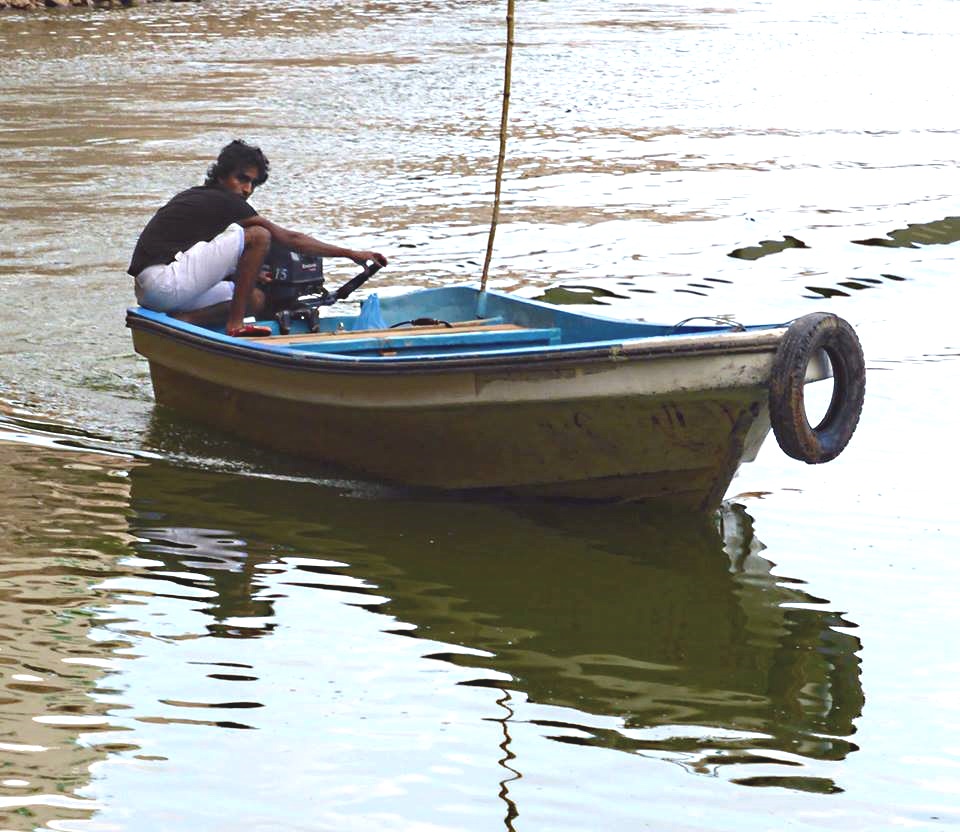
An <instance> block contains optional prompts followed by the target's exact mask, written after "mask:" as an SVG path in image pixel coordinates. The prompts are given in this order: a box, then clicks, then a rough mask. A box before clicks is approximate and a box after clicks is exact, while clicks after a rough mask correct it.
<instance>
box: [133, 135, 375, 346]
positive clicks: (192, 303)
mask: <svg viewBox="0 0 960 832" xmlns="http://www.w3.org/2000/svg"><path fill="white" fill-rule="evenodd" d="M269 170H270V162H269V161H268V160H267V157H266V156H264V154H263V153H262V151H261V150H260V148H259V147H254V146H252V145H249V144H247V143H246V142H244V141H242V140H239V139H236V140H234V141H232V142H230V144H228V145H227V146H226V147H224V148H223V150H221V151H220V155H219V156H218V157H217V161H216V162H215V163H214V164H212V165H211V166H210V168H209V170H208V171H207V179H206V181H205V182H204V183H203V185H199V186H197V187H194V188H189V189H187V190H186V191H182V192H181V193H179V194H177V195H176V196H175V197H173V199H171V200H170V201H169V202H168V203H167V204H166V205H164V206H163V207H162V208H161V209H160V210H159V211H157V213H156V214H154V216H153V218H152V219H151V220H150V222H148V223H147V225H146V227H145V228H144V229H143V231H142V232H141V234H140V238H139V239H138V240H137V245H136V247H135V248H134V250H133V257H132V258H131V260H130V266H129V268H128V269H127V272H128V273H129V274H130V275H132V276H133V277H134V290H135V292H136V296H137V302H138V303H139V304H140V305H141V306H143V307H145V308H146V309H152V310H154V311H155V312H167V313H168V314H170V315H172V316H174V317H176V318H180V319H181V320H185V321H188V322H189V323H194V324H219V323H220V322H222V321H224V320H226V330H227V334H228V335H234V336H241V337H249V336H262V335H270V333H271V330H270V328H269V327H265V326H252V325H245V324H244V323H243V319H244V316H245V315H247V314H253V315H256V314H257V313H259V312H260V311H262V310H263V307H264V304H265V298H264V294H263V292H262V291H261V290H259V289H257V288H256V282H257V277H258V275H259V273H260V268H261V266H262V265H263V261H264V258H265V257H266V255H267V251H268V250H269V248H270V243H271V241H273V240H275V241H277V242H278V243H279V244H281V245H283V246H286V247H287V248H289V249H292V250H294V251H296V252H299V253H300V254H306V255H315V256H319V257H346V258H348V259H350V260H353V262H354V263H357V264H358V265H361V266H365V265H366V263H367V261H369V260H374V261H376V262H377V263H379V264H380V265H381V266H385V265H387V258H386V257H384V256H383V255H382V254H378V253H377V252H374V251H355V250H353V249H348V248H341V247H340V246H335V245H330V244H329V243H322V242H320V241H319V240H316V239H314V238H313V237H310V236H308V235H306V234H301V233H300V232H297V231H290V230H289V229H286V228H281V227H280V226H279V225H276V224H275V223H272V222H270V221H269V220H267V219H265V218H264V217H261V216H260V215H259V214H258V213H257V212H256V211H255V210H254V208H253V206H252V205H250V204H249V203H248V202H247V199H248V198H249V196H250V194H252V193H253V191H254V189H255V188H256V187H258V186H260V185H262V184H263V183H264V182H266V181H267V176H268V173H269Z"/></svg>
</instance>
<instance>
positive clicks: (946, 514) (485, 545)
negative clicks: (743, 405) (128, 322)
mask: <svg viewBox="0 0 960 832" xmlns="http://www.w3.org/2000/svg"><path fill="white" fill-rule="evenodd" d="M518 6H519V8H518V19H517V47H516V51H515V55H514V61H515V63H514V87H513V95H512V99H511V115H512V132H511V137H510V144H509V161H508V165H507V171H506V179H505V183H504V203H503V206H502V208H501V225H500V227H499V230H498V234H497V249H496V256H495V258H494V262H493V268H492V278H491V280H492V283H493V285H495V286H497V287H498V288H503V289H506V290H513V291H519V292H521V293H523V294H525V295H528V296H535V297H539V296H546V297H548V298H551V299H553V300H555V301H556V302H564V303H571V302H573V303H580V304H583V305H585V306H586V307H588V308H592V309H601V310H602V311H603V312H605V313H606V314H610V315H614V316H618V317H625V318H637V317H642V318H645V319H648V320H656V321H679V320H681V319H684V318H687V317H691V316H694V315H713V316H715V315H732V316H734V317H735V318H736V319H738V320H741V321H743V322H748V323H750V322H770V321H778V320H787V319H790V318H793V317H795V316H797V315H800V314H803V313H805V312H809V311H814V310H816V309H825V310H827V311H832V312H836V313H837V314H840V315H842V316H843V317H845V318H847V319H848V320H849V321H850V322H851V323H852V324H853V325H854V326H855V327H856V329H857V331H858V333H859V334H860V337H861V339H862V341H863V344H864V350H865V354H866V358H867V366H868V374H867V388H868V389H867V401H866V405H865V409H864V414H863V417H862V420H861V424H860V427H859V429H858V431H857V433H856V435H855V437H854V439H853V441H852V443H851V445H850V447H849V448H848V449H847V450H846V451H845V452H844V454H843V455H841V457H839V458H838V459H837V460H836V461H834V462H832V463H830V464H828V465H824V466H804V465H801V464H799V463H796V462H793V461H791V460H789V459H787V458H786V457H785V456H784V455H783V454H782V453H781V452H780V451H779V449H778V448H777V447H776V443H775V442H773V440H772V439H771V440H770V441H769V442H768V444H767V445H766V446H765V447H764V448H763V449H762V451H761V453H760V456H759V458H758V460H757V461H756V462H755V463H753V464H751V465H748V466H746V467H745V468H744V469H743V470H742V471H741V472H740V474H739V475H738V477H737V479H736V480H735V481H734V483H733V486H732V487H731V491H730V493H729V494H728V501H727V503H726V504H725V506H724V509H723V511H722V512H721V513H720V515H719V516H718V517H716V518H708V519H707V520H695V519H693V518H690V517H684V516H681V517H657V516H650V515H648V514H644V513H643V512H639V511H637V510H636V509H634V508H629V509H628V508H622V507H621V508H617V507H607V508H599V509H598V508H585V507H576V508H575V507H569V506H568V507H563V508H561V509H557V508H551V507H548V506H538V505H528V504H497V503H483V504H477V503H470V502H465V501H462V500H452V499H447V500H444V499H441V498H439V497H437V496H435V495H434V496H426V495H421V494H410V493H404V492H398V491H395V490H391V489H386V488H383V487H379V486H375V485H371V484H367V483H358V482H350V481H343V480H331V479H324V478H323V477H322V475H318V473H317V472H316V470H315V469H311V468H309V467H307V466H304V465H303V464H301V463H300V462H299V461H297V460H291V459H282V458H278V457H276V456H274V455H272V454H269V453H265V452H263V451H258V450H257V449H252V448H247V447H244V446H242V445H239V444H237V443H234V442H232V441H231V440H230V439H228V438H226V437H222V436H220V435H217V434H214V433H211V432H208V431H204V430H203V429H200V428H197V427H194V426H191V425H187V424H185V423H183V422H182V421H180V420H178V419H177V418H176V417H175V416H173V415H172V414H168V413H163V412H161V411H157V410H155V409H154V407H153V404H152V395H151V391H150V388H149V379H148V375H147V370H146V366H145V364H144V362H142V361H141V360H140V359H139V358H138V357H137V356H135V355H134V353H133V352H132V349H131V346H130V340H129V334H128V333H127V332H126V330H125V329H124V326H123V311H124V308H125V306H126V305H127V304H129V303H130V302H132V292H131V282H130V279H129V278H128V277H127V276H126V275H125V274H124V269H125V267H126V264H127V260H128V257H129V252H130V249H131V248H132V245H133V242H134V240H135V239H136V236H137V234H138V233H139V230H140V228H141V227H142V225H143V223H144V222H145V221H146V220H147V219H148V218H149V216H150V214H151V213H152V211H153V210H154V209H155V207H156V206H157V205H158V204H160V203H161V202H162V201H163V200H165V199H166V198H167V197H168V196H169V195H171V194H172V193H173V192H175V191H176V190H179V189H181V188H183V187H186V186H188V185H191V184H194V183H195V182H197V181H198V180H199V179H201V178H202V176H203V173H204V170H205V168H206V166H207V164H209V162H210V160H211V156H212V154H215V152H216V150H217V149H219V147H220V146H222V145H223V144H224V143H225V142H226V141H229V140H230V139H231V138H234V137H235V136H241V137H244V138H246V139H248V140H250V141H253V142H255V143H259V144H260V145H262V146H263V148H264V149H265V150H266V152H267V153H268V155H269V156H270V158H271V161H272V169H271V179H270V182H268V183H267V185H266V186H265V187H264V188H263V189H262V190H260V191H258V192H257V194H256V195H255V198H254V199H253V200H252V201H253V202H254V204H255V205H256V207H257V208H258V209H259V210H260V211H261V212H262V213H264V214H266V215H267V216H270V217H271V218H272V219H275V220H276V221H278V222H280V223H281V224H285V225H290V226H292V227H296V228H301V229H303V230H306V231H308V232H311V233H314V234H316V235H317V236H319V237H321V239H328V240H331V241H335V242H341V243H344V244H346V245H351V246H356V247H363V248H370V247H373V248H377V249H380V250H382V251H384V252H385V253H386V254H387V255H388V257H390V258H391V266H390V268H389V269H388V270H386V271H384V272H382V273H381V274H380V275H378V277H377V278H376V283H377V285H376V286H371V287H370V288H371V289H377V290H379V291H381V292H383V291H392V290H395V289H397V288H404V287H410V286H423V285H441V284H445V283H455V282H461V281H469V280H476V279H477V278H478V277H479V271H480V264H481V263H482V258H483V253H484V250H485V246H486V231H487V224H488V222H489V213H490V200H491V194H492V189H493V171H494V169H495V164H496V152H497V129H498V119H499V110H500V98H499V95H500V87H501V82H502V75H501V73H502V66H501V58H502V38H503V30H504V21H503V14H504V9H503V8H501V7H500V6H499V5H497V4H491V3H486V2H484V3H479V2H474V3H470V2H459V3H451V2H448V0H437V2H432V3H422V2H421V3H416V4H414V3H405V2H368V3H355V4H349V5H344V4H337V3H333V2H326V0H323V2H311V3H305V2H294V1H293V0H278V2H275V3H271V4H268V5H266V6H264V7H263V8H258V9H251V8H250V6H249V4H246V3H242V2H239V0H236V1H234V0H224V2H209V0H208V2H206V3H203V4H179V3H177V4H165V3H159V4H149V5H145V6H142V7H139V8H135V9H129V10H124V11H113V12H94V11H70V12H60V11H57V10H51V11H50V12H46V13H39V14H31V15H21V14H13V13H11V14H4V15H2V16H0V49H2V54H3V55H4V91H3V94H2V96H0V151H2V158H3V160H4V161H3V169H4V173H5V176H4V177H3V178H2V179H0V230H2V233H0V288H2V289H3V291H4V295H5V299H6V303H4V305H3V307H2V310H0V324H2V326H3V329H4V335H5V337H4V340H3V346H2V348H0V460H2V464H3V470H4V471H5V476H4V477H3V479H2V480H0V488H2V489H3V496H4V501H3V503H4V507H5V512H4V521H3V523H2V524H0V529H2V535H3V538H2V539H3V542H4V545H3V547H2V549H0V575H2V577H0V619H2V621H3V627H2V629H0V673H2V677H0V678H2V687H0V828H3V829H5V830H6V829H11V830H32V829H35V828H49V829H60V830H83V831H84V832H87V831H88V830H116V829H120V830H137V831H138V832H140V830H168V829H195V830H218V829H245V830H246V829H249V830H274V829H284V830H288V829H289V830H293V829H305V830H327V829H331V830H332V829H336V830H345V829H364V830H366V829H372V828H376V829H388V830H389V829H396V830H426V829H430V830H433V829H443V830H488V829H501V828H505V829H511V830H547V829H549V830H565V829H570V830H573V829H576V830H583V829H636V828H651V829H670V830H732V829H737V830H741V829H748V830H780V829H786V828H789V829H839V828H846V829H851V828H852V829H864V830H877V829H887V828H889V829H894V828H896V829H900V828H903V827H907V828H920V829H940V828H945V827H952V826H956V825H957V824H960V797H958V794H960V775H958V772H960V751H958V749H960V708H958V706H957V704H956V702H957V697H956V690H957V687H958V685H960V665H958V663H957V659H956V650H955V649H954V647H953V640H954V637H955V635H956V633H957V632H958V628H960V616H958V613H957V609H956V602H955V591H954V589H953V588H954V587H955V586H956V584H957V580H958V579H960V566H958V561H957V557H956V556H957V553H958V551H960V523H958V521H957V520H956V512H955V508H954V504H955V498H954V492H955V486H954V483H955V476H954V470H955V466H956V463H957V461H958V457H957V452H956V428H955V414H956V412H957V411H958V409H960V393H958V388H960V385H958V383H957V382H958V381H960V374H958V358H960V338H958V336H957V313H956V308H957V303H956V302H957V298H958V292H957V289H956V288H955V287H956V275H955V270H956V263H955V261H956V255H957V245H958V242H957V240H958V239H960V219H958V218H960V204H958V203H960V198H958V197H957V193H958V192H960V188H958V184H960V183H958V181H957V180H958V174H957V169H958V152H957V150H956V147H957V141H956V139H957V135H956V134H957V129H956V125H955V123H954V122H955V120H954V118H953V112H954V109H955V108H954V103H955V98H956V96H955V94H954V93H953V91H952V89H951V88H950V85H949V80H948V79H949V77H950V76H949V73H950V71H951V70H952V69H953V68H954V66H955V65H956V59H955V57H954V55H955V54H956V51H957V46H958V39H960V10H958V7H957V6H956V4H954V3H950V2H947V1H946V0H940V1H939V2H938V1H937V0H929V1H928V0H924V2H921V3H919V4H912V5H910V6H909V8H908V7H906V6H903V5H902V4H894V3H883V2H869V3H868V2H866V0H859V1H858V0H850V2H845V3H839V4H838V3H833V4H827V3H822V2H813V3H808V4H805V5H804V6H803V7H802V9H800V8H792V7H791V8H786V7H783V4H775V3H771V2H769V0H757V2H753V3H744V4H741V5H739V6H738V7H729V8H727V7H724V8H703V7H699V6H697V5H695V4H690V3H687V2H669V3H660V4H656V5H649V6H648V5H640V4H635V3H626V2H613V0H601V2H596V3H593V4H588V5H584V4H579V3H573V2H569V1H568V0H551V2H550V3H537V4H528V3H522V2H521V3H518ZM945 79H946V80H945ZM731 255H734V256H731ZM328 269H329V270H330V272H331V275H332V277H333V279H334V281H335V282H339V278H341V277H342V278H346V277H348V276H351V275H352V273H353V267H352V265H348V264H342V263H341V264H338V263H335V262H334V263H328ZM601 305H602V306H601Z"/></svg>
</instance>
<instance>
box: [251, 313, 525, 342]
mask: <svg viewBox="0 0 960 832" xmlns="http://www.w3.org/2000/svg"><path fill="white" fill-rule="evenodd" d="M522 328H523V327H520V326H518V325H517V324H505V323H503V318H478V319H477V320H474V321H451V323H450V326H447V325H445V324H437V325H434V326H409V327H387V328H384V329H346V330H328V331H325V332H301V333H297V334H294V335H273V336H271V338H270V341H269V343H270V344H271V345H272V344H284V345H286V344H301V343H309V342H311V341H317V340H323V339H326V338H350V339H353V338H357V337H365V338H376V337H379V336H392V335H414V334H415V335H432V334H436V333H438V332H451V331H456V332H496V331H498V330H509V329H522Z"/></svg>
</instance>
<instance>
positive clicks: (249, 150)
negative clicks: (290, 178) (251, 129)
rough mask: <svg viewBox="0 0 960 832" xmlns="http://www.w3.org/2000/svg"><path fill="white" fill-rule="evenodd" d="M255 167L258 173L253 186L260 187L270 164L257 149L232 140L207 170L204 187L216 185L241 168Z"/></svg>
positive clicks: (240, 141) (268, 172) (238, 140)
mask: <svg viewBox="0 0 960 832" xmlns="http://www.w3.org/2000/svg"><path fill="white" fill-rule="evenodd" d="M249 167H255V168H256V169H257V170H258V171H260V173H259V174H258V175H257V178H256V179H254V180H253V184H254V185H255V186H257V187H260V186H261V185H262V184H263V183H264V182H266V181H267V177H268V176H269V174H270V162H269V161H267V157H266V156H264V155H263V151H262V150H261V149H260V148H259V147H254V146H253V145H251V144H247V143H246V142H245V141H244V140H243V139H234V140H233V141H232V142H230V144H228V145H227V146H226V147H224V148H223V150H221V151H220V155H219V156H217V161H216V162H214V163H213V164H212V165H210V167H209V168H208V169H207V179H206V181H205V182H204V183H203V184H204V185H216V184H218V183H219V182H220V180H221V179H225V178H226V177H228V176H229V175H230V174H231V173H236V172H237V171H238V170H243V168H249Z"/></svg>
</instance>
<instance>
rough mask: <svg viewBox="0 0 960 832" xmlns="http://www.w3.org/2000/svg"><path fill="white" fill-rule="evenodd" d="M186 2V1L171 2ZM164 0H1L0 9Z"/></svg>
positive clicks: (116, 5) (113, 5) (104, 5)
mask: <svg viewBox="0 0 960 832" xmlns="http://www.w3.org/2000/svg"><path fill="white" fill-rule="evenodd" d="M171 1H172V2H184V0H171ZM160 2H163V0H0V9H16V10H18V11H36V10H38V9H51V8H68V7H72V6H84V7H87V6H90V7H93V8H98V9H111V8H122V7H126V6H140V5H143V4H144V3H160Z"/></svg>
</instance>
